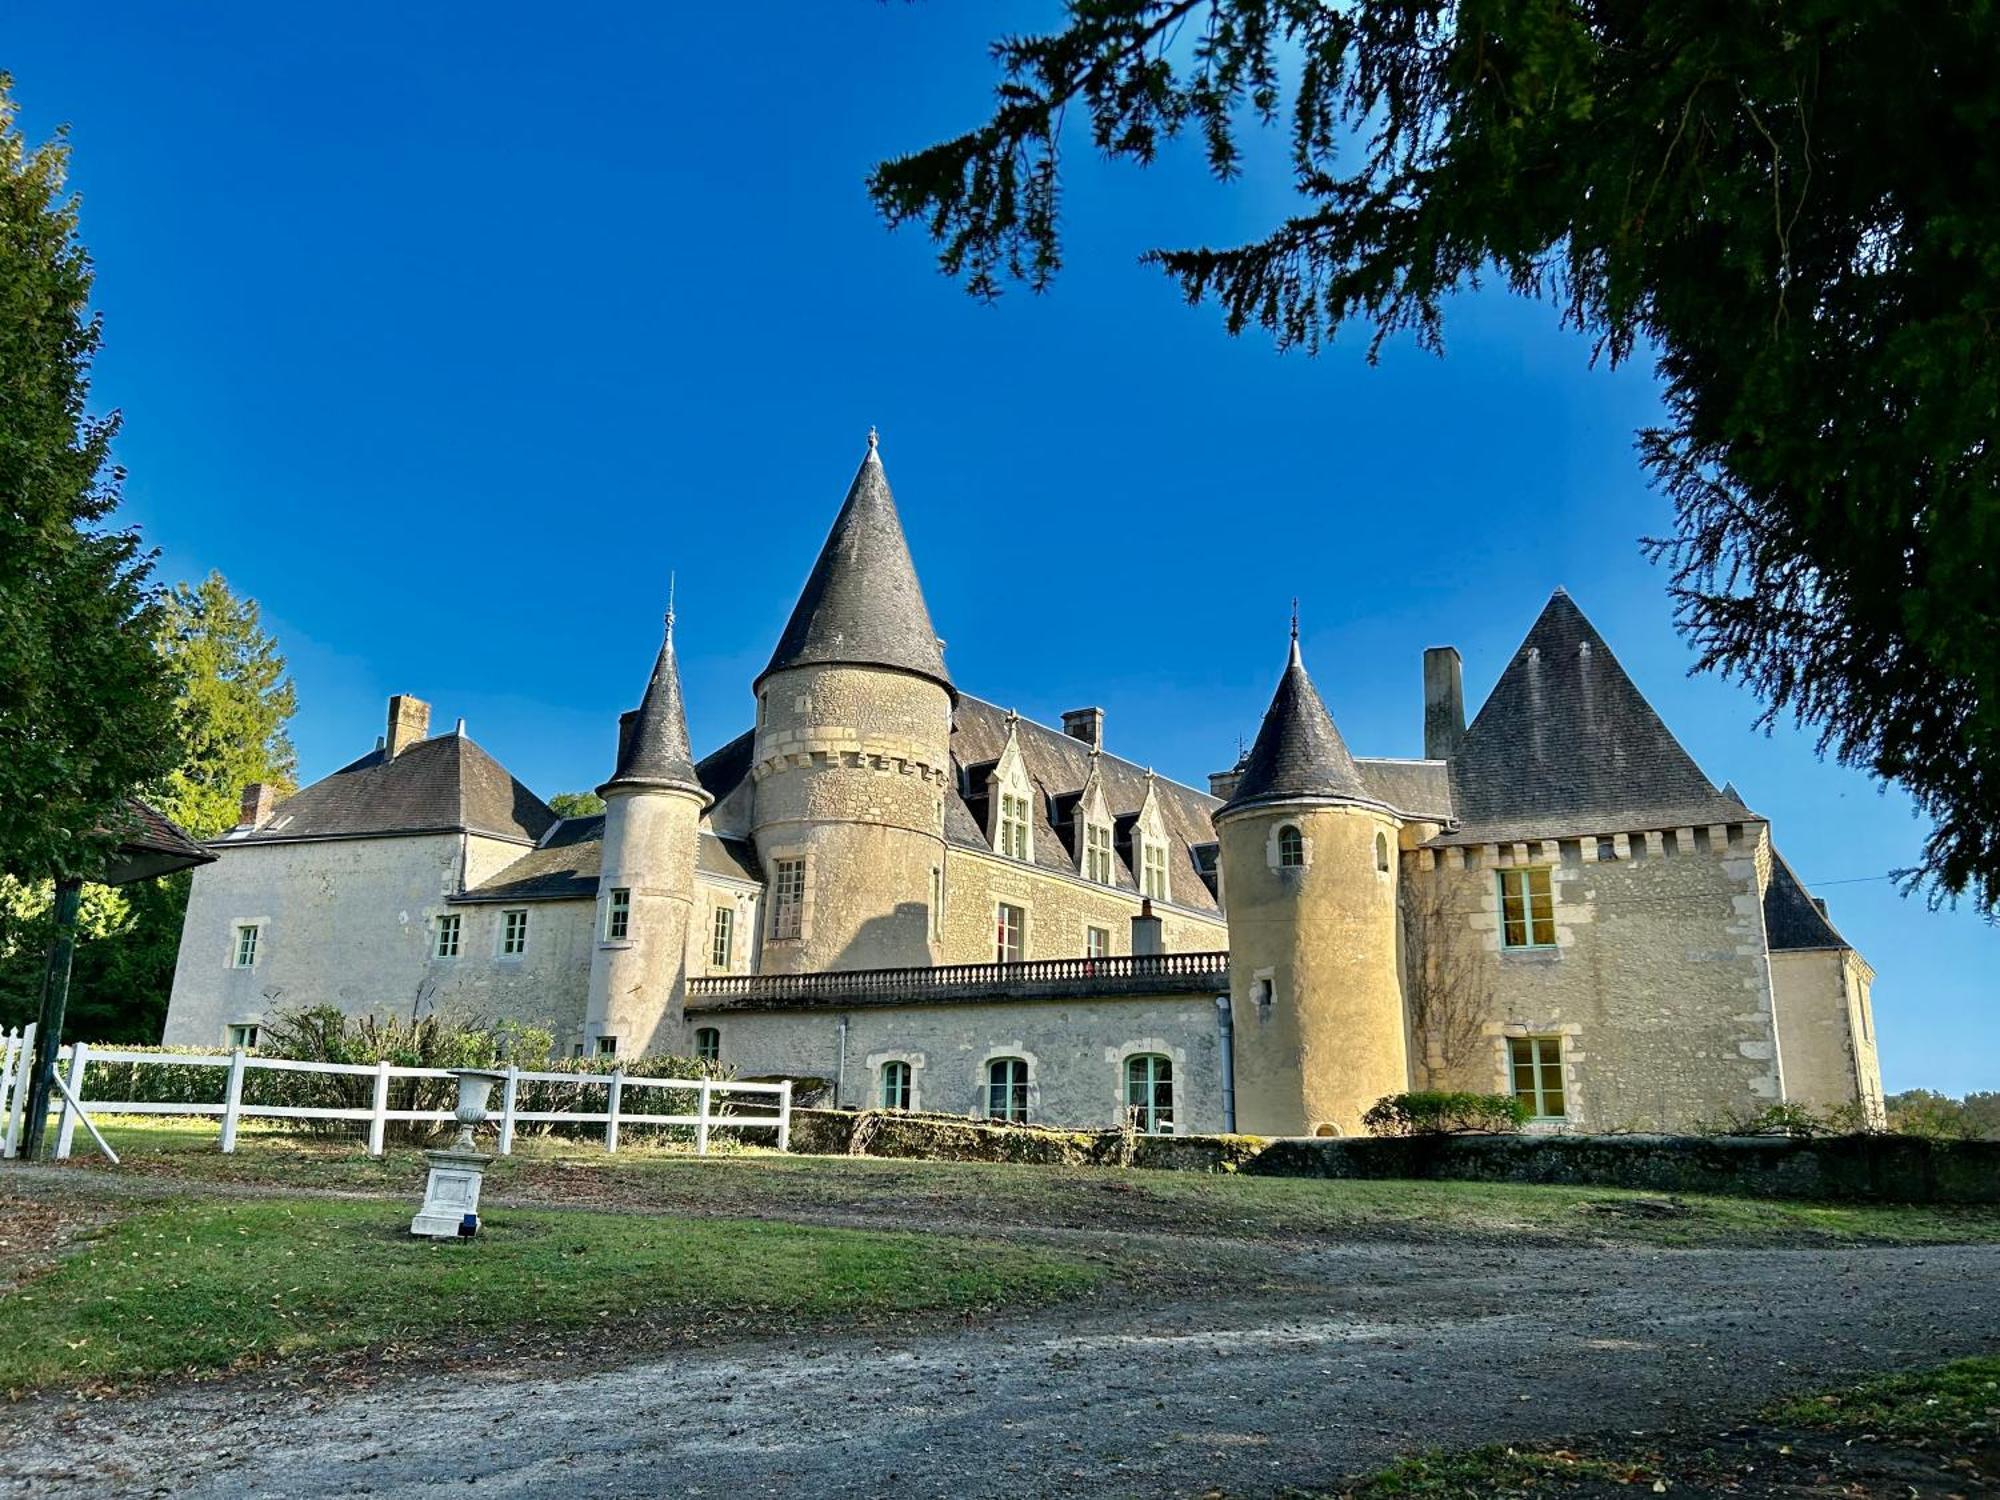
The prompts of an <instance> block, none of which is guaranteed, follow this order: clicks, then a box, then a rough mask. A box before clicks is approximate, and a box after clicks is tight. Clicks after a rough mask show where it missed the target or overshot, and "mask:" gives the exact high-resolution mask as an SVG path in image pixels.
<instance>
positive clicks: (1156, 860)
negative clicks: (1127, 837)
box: [1139, 839, 1167, 901]
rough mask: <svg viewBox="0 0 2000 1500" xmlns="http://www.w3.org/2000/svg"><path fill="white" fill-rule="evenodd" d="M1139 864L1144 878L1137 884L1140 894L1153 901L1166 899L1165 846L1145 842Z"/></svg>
mask: <svg viewBox="0 0 2000 1500" xmlns="http://www.w3.org/2000/svg"><path fill="white" fill-rule="evenodd" d="M1139 864H1140V867H1141V869H1142V870H1143V871H1144V878H1143V879H1142V880H1141V881H1140V883H1139V889H1140V891H1141V892H1142V893H1144V894H1145V895H1147V896H1150V897H1151V898H1152V899H1153V900H1155V901H1164V900H1166V899H1167V846H1166V845H1165V844H1156V843H1154V842H1153V841H1152V840H1151V839H1148V840H1146V844H1145V849H1144V851H1143V852H1142V853H1141V854H1140V856H1139Z"/></svg>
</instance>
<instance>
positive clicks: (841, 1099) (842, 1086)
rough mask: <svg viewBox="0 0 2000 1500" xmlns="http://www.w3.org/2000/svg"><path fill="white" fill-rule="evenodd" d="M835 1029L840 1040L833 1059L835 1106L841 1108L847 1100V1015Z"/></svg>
mask: <svg viewBox="0 0 2000 1500" xmlns="http://www.w3.org/2000/svg"><path fill="white" fill-rule="evenodd" d="M835 1029H836V1031H837V1032H838V1034H839V1042H838V1051H837V1052H836V1053H835V1055H834V1061H833V1107H834V1108H835V1109H839V1108H840V1107H841V1106H842V1105H843V1104H845V1103H846V1102H847V1017H845V1016H842V1017H841V1018H840V1020H839V1022H838V1023H837V1025H836V1028H835Z"/></svg>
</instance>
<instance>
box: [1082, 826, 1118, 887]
mask: <svg viewBox="0 0 2000 1500" xmlns="http://www.w3.org/2000/svg"><path fill="white" fill-rule="evenodd" d="M1083 877H1084V879H1086V880H1094V881H1096V882H1097V884H1099V885H1110V884H1111V883H1112V879H1111V826H1110V825H1109V824H1108V823H1086V824H1084V825H1083Z"/></svg>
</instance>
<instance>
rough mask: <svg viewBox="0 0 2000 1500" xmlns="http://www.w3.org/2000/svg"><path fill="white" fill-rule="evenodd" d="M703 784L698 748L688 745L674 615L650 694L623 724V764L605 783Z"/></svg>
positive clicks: (655, 665) (620, 749)
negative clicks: (696, 760) (696, 767)
mask: <svg viewBox="0 0 2000 1500" xmlns="http://www.w3.org/2000/svg"><path fill="white" fill-rule="evenodd" d="M620 784H626V785H640V786H685V787H693V786H699V785H700V783H699V782H698V781H697V780H696V778H695V770H694V752H693V751H691V750H690V749H689V748H688V726H687V709H686V707H685V705H684V704H683V703H682V701H681V674H680V667H679V665H678V663H676V662H675V660H674V617H673V616H672V615H671V614H669V615H668V616H667V632H666V636H665V637H664V639H662V640H661V642H660V654H659V655H658V656H657V657H655V658H654V660H653V675H652V678H651V679H650V680H649V681H648V682H647V683H646V696H645V697H644V698H642V699H641V700H640V701H639V708H638V711H637V713H635V714H634V715H633V717H632V718H631V720H630V721H629V723H628V724H620V726H619V735H618V765H617V767H616V768H615V769H614V770H613V771H612V773H611V780H609V781H607V782H606V783H605V786H617V785H620Z"/></svg>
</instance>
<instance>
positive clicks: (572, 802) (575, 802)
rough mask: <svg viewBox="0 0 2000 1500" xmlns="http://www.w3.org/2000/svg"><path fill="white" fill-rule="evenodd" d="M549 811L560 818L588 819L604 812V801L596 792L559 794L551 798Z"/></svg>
mask: <svg viewBox="0 0 2000 1500" xmlns="http://www.w3.org/2000/svg"><path fill="white" fill-rule="evenodd" d="M549 811H550V812H552V813H554V814H555V815H556V816H557V817H559V818H588V817H591V816H593V815H594V814H597V813H601V812H603V811H604V799H603V798H602V797H600V796H598V795H597V793H595V792H557V793H556V794H555V795H554V796H553V797H551V798H549Z"/></svg>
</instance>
